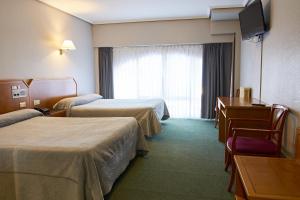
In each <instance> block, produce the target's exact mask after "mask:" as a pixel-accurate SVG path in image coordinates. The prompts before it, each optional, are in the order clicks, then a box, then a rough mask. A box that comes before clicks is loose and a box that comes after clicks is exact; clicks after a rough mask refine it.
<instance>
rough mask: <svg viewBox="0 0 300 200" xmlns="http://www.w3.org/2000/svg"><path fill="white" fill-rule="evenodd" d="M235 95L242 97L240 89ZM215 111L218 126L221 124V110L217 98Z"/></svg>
mask: <svg viewBox="0 0 300 200" xmlns="http://www.w3.org/2000/svg"><path fill="white" fill-rule="evenodd" d="M235 97H240V89H237V90H236V93H235ZM215 113H216V118H215V128H217V126H218V125H219V115H220V110H219V107H218V100H217V102H216V106H215Z"/></svg>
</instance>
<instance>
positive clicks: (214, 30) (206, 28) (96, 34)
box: [93, 19, 240, 88]
mask: <svg viewBox="0 0 300 200" xmlns="http://www.w3.org/2000/svg"><path fill="white" fill-rule="evenodd" d="M234 32H237V33H238V34H237V37H238V39H239V37H240V33H239V23H237V22H236V21H233V22H219V23H217V22H215V23H214V22H213V23H212V22H211V21H210V19H191V20H170V21H154V22H136V23H120V24H103V25H93V46H94V47H95V55H97V49H96V47H119V46H141V45H161V44H204V43H217V42H233V38H234V37H233V34H232V33H234ZM238 41H239V40H238ZM239 46H240V43H237V49H236V54H237V55H236V72H237V73H236V81H235V87H236V88H237V87H239V66H240V61H239V57H240V54H239V53H240V50H239ZM95 69H96V70H98V66H97V65H95ZM97 87H99V86H97Z"/></svg>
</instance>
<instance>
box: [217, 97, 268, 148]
mask: <svg viewBox="0 0 300 200" xmlns="http://www.w3.org/2000/svg"><path fill="white" fill-rule="evenodd" d="M253 103H256V104H257V103H261V102H260V101H259V100H257V99H244V98H239V97H218V99H217V104H218V109H219V111H220V114H219V141H220V142H223V143H224V142H225V138H226V132H227V129H228V122H229V119H230V118H254V119H269V117H270V113H271V112H270V111H271V108H270V107H269V106H253V105H252V104H253Z"/></svg>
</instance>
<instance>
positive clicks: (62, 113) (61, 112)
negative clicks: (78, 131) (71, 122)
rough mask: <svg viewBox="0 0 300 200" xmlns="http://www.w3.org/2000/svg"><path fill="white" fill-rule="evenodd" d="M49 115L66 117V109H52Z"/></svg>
mask: <svg viewBox="0 0 300 200" xmlns="http://www.w3.org/2000/svg"><path fill="white" fill-rule="evenodd" d="M47 116H49V117H66V110H51V111H50V113H49V115H47Z"/></svg>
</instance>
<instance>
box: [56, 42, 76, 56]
mask: <svg viewBox="0 0 300 200" xmlns="http://www.w3.org/2000/svg"><path fill="white" fill-rule="evenodd" d="M73 50H76V47H75V45H74V43H73V41H72V40H64V42H63V44H62V45H61V48H60V49H59V54H60V55H62V54H63V53H64V52H66V51H73Z"/></svg>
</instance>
